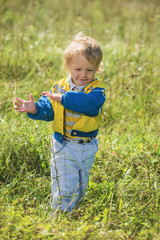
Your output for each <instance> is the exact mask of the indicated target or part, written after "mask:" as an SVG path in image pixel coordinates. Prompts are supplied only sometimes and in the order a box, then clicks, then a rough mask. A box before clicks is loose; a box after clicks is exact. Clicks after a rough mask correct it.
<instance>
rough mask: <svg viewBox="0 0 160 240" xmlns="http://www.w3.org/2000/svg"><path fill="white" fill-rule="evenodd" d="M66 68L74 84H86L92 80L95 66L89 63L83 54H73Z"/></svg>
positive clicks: (95, 69)
mask: <svg viewBox="0 0 160 240" xmlns="http://www.w3.org/2000/svg"><path fill="white" fill-rule="evenodd" d="M68 68H69V70H70V73H71V78H72V81H73V83H74V84H75V85H76V86H83V85H86V84H88V83H90V82H92V81H93V80H94V77H95V73H96V71H97V67H96V66H95V64H92V63H90V62H89V61H88V60H87V59H86V58H85V57H84V56H83V55H81V54H78V55H74V56H73V57H72V59H71V62H70V64H69V65H68Z"/></svg>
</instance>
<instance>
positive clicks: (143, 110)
mask: <svg viewBox="0 0 160 240" xmlns="http://www.w3.org/2000/svg"><path fill="white" fill-rule="evenodd" d="M0 16H1V17H0V162H1V167H0V184H1V201H0V207H1V211H0V225H1V229H0V237H1V239H4V240H8V239H16V240H17V239H29V240H30V239H58V240H59V239H92V240H93V239H94V240H95V239H112V240H119V239H128V240H129V239H136V240H137V239H139V240H143V239H147V240H148V239H149V240H152V239H153V240H158V239H160V229H159V226H160V217H159V216H160V215H159V214H160V207H159V206H160V188H159V182H160V164H159V160H160V143H159V135H160V110H159V105H160V102H159V99H160V87H159V86H160V70H159V63H160V61H159V52H160V47H159V46H160V45H159V41H160V5H159V1H156V0H153V1H149V0H141V1H138V0H137V1H136V0H133V1H129V0H124V1H122V0H120V1H118V0H117V1H111V0H105V1H94V0H93V1H84V0H82V1H73V0H68V1H64V0H61V1H58V0H54V1H51V0H48V1H40V0H39V1H38V0H37V1H23V0H17V1H11V0H8V1H4V0H1V1H0ZM79 31H84V32H85V33H86V34H88V35H90V36H93V37H95V38H96V39H97V40H98V41H99V42H100V44H101V46H102V49H103V53H104V59H103V64H104V73H103V81H104V83H105V88H106V97H107V99H106V103H105V113H104V117H103V122H102V126H101V129H100V131H99V136H98V139H99V151H98V153H97V155H96V159H95V162H94V165H93V168H92V170H91V174H90V181H89V186H88V188H87V195H86V198H85V199H84V200H83V202H82V204H81V207H80V208H79V209H78V210H77V211H74V212H73V213H68V214H64V213H62V212H59V213H57V214H56V215H55V214H52V212H51V209H50V206H51V190H50V138H51V135H52V130H51V125H50V124H49V123H45V122H42V121H32V120H30V119H28V118H27V116H26V114H20V113H17V112H15V111H14V108H13V101H14V97H15V96H17V97H20V98H23V99H28V97H29V94H30V93H33V95H34V99H35V101H38V99H39V96H40V93H41V92H42V90H43V91H48V90H50V88H51V85H52V82H54V81H57V80H59V79H61V78H63V77H64V76H65V72H64V70H63V50H64V48H65V47H66V45H67V44H68V43H69V41H70V39H71V38H72V36H73V35H74V34H76V33H78V32H79Z"/></svg>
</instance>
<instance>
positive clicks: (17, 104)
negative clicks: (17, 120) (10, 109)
mask: <svg viewBox="0 0 160 240" xmlns="http://www.w3.org/2000/svg"><path fill="white" fill-rule="evenodd" d="M14 104H15V105H16V106H18V107H22V104H19V103H18V102H14Z"/></svg>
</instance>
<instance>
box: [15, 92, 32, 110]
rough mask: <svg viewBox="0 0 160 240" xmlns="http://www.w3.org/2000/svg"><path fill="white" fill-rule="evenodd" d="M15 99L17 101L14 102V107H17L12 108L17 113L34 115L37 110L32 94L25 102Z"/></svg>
mask: <svg viewBox="0 0 160 240" xmlns="http://www.w3.org/2000/svg"><path fill="white" fill-rule="evenodd" d="M15 99H16V100H17V101H15V102H14V103H15V105H16V106H17V107H15V108H14V109H15V110H17V111H19V112H27V113H31V114H35V113H36V112H37V108H36V105H35V103H34V100H33V95H32V94H30V96H29V101H25V100H23V99H20V98H15Z"/></svg>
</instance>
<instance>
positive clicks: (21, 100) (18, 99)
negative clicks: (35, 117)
mask: <svg viewBox="0 0 160 240" xmlns="http://www.w3.org/2000/svg"><path fill="white" fill-rule="evenodd" d="M15 100H17V101H18V102H20V103H23V102H24V100H23V99H20V98H15Z"/></svg>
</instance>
